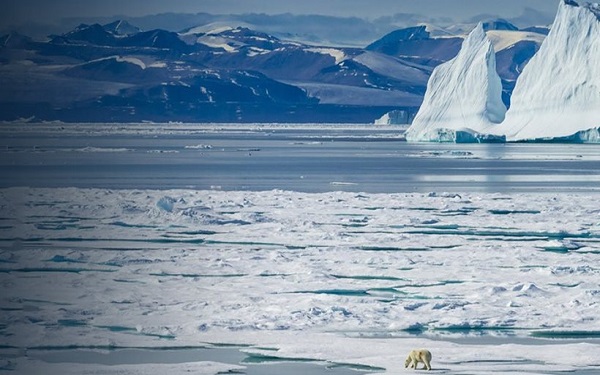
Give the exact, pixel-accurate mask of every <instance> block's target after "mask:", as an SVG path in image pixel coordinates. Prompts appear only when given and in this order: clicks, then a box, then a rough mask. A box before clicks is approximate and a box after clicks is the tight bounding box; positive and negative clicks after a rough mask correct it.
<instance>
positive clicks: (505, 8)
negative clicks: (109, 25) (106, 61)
mask: <svg viewBox="0 0 600 375" xmlns="http://www.w3.org/2000/svg"><path fill="white" fill-rule="evenodd" d="M3 3H4V4H3V12H2V13H1V14H0V25H1V26H7V25H11V24H24V23H52V24H57V23H60V20H61V19H64V18H70V17H110V16H121V15H123V16H130V17H136V16H145V15H152V14H158V13H166V12H174V13H199V12H206V13H213V14H240V13H266V14H279V13H293V14H321V15H331V16H342V17H349V16H358V17H361V18H368V19H375V18H378V17H381V16H389V15H393V14H395V13H413V14H426V15H428V16H431V17H451V18H454V19H456V20H459V21H460V20H465V19H468V18H470V17H473V16H476V15H478V14H490V15H498V16H501V17H505V18H510V17H515V16H519V15H520V14H522V13H523V11H524V10H525V9H526V8H531V9H535V10H537V11H541V12H546V13H550V14H554V13H555V11H556V8H557V5H558V0H501V1H499V0H301V1H298V0H93V1H92V0H52V1H48V0H8V1H6V0H5V1H3Z"/></svg>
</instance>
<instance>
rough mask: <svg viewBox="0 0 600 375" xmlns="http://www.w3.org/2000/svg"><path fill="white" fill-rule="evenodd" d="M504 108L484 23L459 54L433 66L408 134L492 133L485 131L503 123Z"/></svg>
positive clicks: (423, 137)
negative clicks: (433, 68) (434, 67)
mask: <svg viewBox="0 0 600 375" xmlns="http://www.w3.org/2000/svg"><path fill="white" fill-rule="evenodd" d="M505 113H506V107H505V106H504V103H503V102H502V83H501V81H500V77H499V76H498V73H496V57H495V53H494V48H493V46H492V43H491V42H490V40H489V39H488V38H487V36H486V34H485V31H484V29H483V25H482V24H481V23H480V24H478V25H477V27H476V28H475V29H474V30H473V31H472V32H471V33H470V34H469V36H468V37H467V38H466V39H465V40H464V41H463V45H462V48H461V50H460V52H459V53H458V55H457V56H456V57H455V58H454V59H452V60H450V61H448V62H447V63H444V64H442V65H439V66H438V67H437V68H436V69H435V70H434V71H433V73H432V75H431V78H430V79H429V82H428V83H427V92H426V93H425V98H424V99H423V104H422V105H421V108H420V109H419V112H418V113H417V116H416V117H415V119H414V121H413V124H412V125H411V127H410V128H409V129H408V130H407V132H406V139H407V140H408V141H439V142H462V141H465V142H472V141H475V140H477V139H480V138H486V137H489V136H482V134H485V133H486V131H485V130H486V129H489V128H490V127H492V126H494V125H495V124H498V123H500V122H502V120H504V116H505ZM480 133H482V134H480ZM493 138H496V137H493ZM499 140H503V139H502V137H499Z"/></svg>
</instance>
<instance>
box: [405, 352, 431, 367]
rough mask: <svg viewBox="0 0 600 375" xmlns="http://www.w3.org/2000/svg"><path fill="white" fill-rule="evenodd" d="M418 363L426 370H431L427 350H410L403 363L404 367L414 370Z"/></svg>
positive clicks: (429, 356) (429, 354)
mask: <svg viewBox="0 0 600 375" xmlns="http://www.w3.org/2000/svg"><path fill="white" fill-rule="evenodd" d="M419 362H422V363H423V364H424V365H425V368H426V369H427V370H431V352H430V351H429V350H427V349H418V350H411V352H410V353H408V357H406V361H404V367H405V368H406V367H408V366H409V365H410V368H414V369H415V370H416V369H417V365H418V364H419Z"/></svg>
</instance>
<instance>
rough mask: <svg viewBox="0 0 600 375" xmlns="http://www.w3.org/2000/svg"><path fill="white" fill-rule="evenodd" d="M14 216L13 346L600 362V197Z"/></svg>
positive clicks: (126, 201)
mask: <svg viewBox="0 0 600 375" xmlns="http://www.w3.org/2000/svg"><path fill="white" fill-rule="evenodd" d="M0 207H2V215H1V217H0V239H1V240H0V241H1V242H0V244H1V248H0V283H1V284H2V287H3V293H2V296H1V297H0V308H1V309H2V315H1V321H0V340H1V341H0V346H2V347H3V348H8V349H2V350H3V351H6V350H14V349H15V348H16V349H21V350H23V349H26V350H29V351H32V350H36V348H40V347H46V348H53V347H54V348H56V347H62V348H69V347H101V348H111V347H141V348H144V347H147V348H156V347H162V348H164V347H185V346H202V345H209V344H217V343H227V344H245V345H250V346H249V347H248V348H247V349H245V351H247V352H249V353H255V354H261V353H262V354H264V355H269V356H273V355H275V356H277V357H281V358H310V359H316V360H324V361H329V362H332V363H344V364H357V365H364V366H370V367H372V368H373V369H376V372H380V373H383V372H385V373H398V372H399V371H401V370H402V371H404V369H403V359H404V357H405V355H406V353H408V351H409V350H410V349H412V348H414V347H427V348H428V349H430V350H431V351H432V352H433V355H434V359H433V362H432V364H433V367H434V370H436V369H437V370H438V371H439V372H441V373H453V374H472V373H477V374H488V373H508V372H513V373H514V372H518V373H529V374H535V373H548V372H551V371H575V370H578V369H598V371H600V363H599V362H598V358H600V355H599V354H600V343H598V341H597V339H593V337H596V338H597V337H598V335H599V334H600V333H599V332H600V319H599V317H598V313H597V312H598V307H599V305H600V288H599V287H598V276H599V274H600V267H599V266H598V255H599V254H600V210H599V209H598V206H597V204H596V200H595V199H593V197H590V196H589V195H585V194H567V193H563V194H511V195H501V194H474V193H471V194H456V193H452V194H450V193H430V194H417V193H415V194H408V193H406V194H405V193H403V194H370V193H350V192H328V193H299V192H291V191H281V190H273V191H258V192H250V191H212V190H107V189H75V188H60V189H43V188H39V189H34V188H7V189H2V190H0ZM513 335H514V337H513V338H511V337H512V336H513ZM461 337H462V338H464V337H481V338H482V339H481V340H482V341H481V342H477V341H475V342H465V341H461ZM531 337H541V338H540V339H538V340H537V341H535V343H533V344H531V343H530V342H529V341H527V340H530V339H531ZM552 337H562V338H568V337H573V338H578V340H575V341H570V340H563V341H561V340H550V339H549V338H552ZM519 338H522V339H521V340H522V341H519ZM486 340H491V341H489V342H491V343H494V342H495V343H496V344H495V345H490V344H489V342H488V343H486ZM494 340H496V341H494ZM273 349H276V350H277V351H276V352H274V351H273ZM1 353H2V351H1V350H0V354H1ZM1 358H4V357H1ZM2 361H3V362H2V363H0V366H2V367H6V368H13V369H14V371H15V373H28V371H30V370H31V369H40V368H47V369H55V370H56V372H55V373H94V374H104V373H107V374H109V373H110V374H113V373H125V374H138V373H150V374H152V373H157V374H158V373H165V372H171V373H184V372H186V371H195V372H196V373H200V374H206V373H215V374H216V373H218V372H221V371H226V370H229V369H231V370H235V369H236V368H237V367H236V366H233V365H227V364H221V363H216V362H215V363H212V362H211V363H209V362H199V363H183V364H173V365H163V366H162V367H161V366H156V365H153V364H138V365H127V366H117V367H106V366H100V365H93V366H91V367H85V371H87V372H85V371H83V372H77V369H81V368H82V367H81V366H75V367H72V368H70V369H65V365H64V364H62V365H61V364H46V363H43V362H42V361H40V360H36V359H34V358H32V357H31V356H29V357H23V356H21V357H18V356H17V357H16V358H9V359H2ZM203 365H206V366H204V367H203ZM43 366H47V367H43ZM229 366H232V367H229ZM198 368H202V370H198ZM63 369H65V370H63ZM207 369H209V370H207ZM211 369H212V370H211ZM198 371H199V372H198Z"/></svg>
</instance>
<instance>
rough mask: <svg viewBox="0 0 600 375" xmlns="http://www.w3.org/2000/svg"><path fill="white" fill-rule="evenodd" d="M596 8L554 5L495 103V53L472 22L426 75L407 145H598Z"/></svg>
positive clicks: (563, 1) (566, 1)
mask: <svg viewBox="0 0 600 375" xmlns="http://www.w3.org/2000/svg"><path fill="white" fill-rule="evenodd" d="M598 36H600V6H599V5H598V4H591V3H585V4H581V5H580V4H579V3H577V2H575V1H573V0H560V3H559V7H558V11H557V15H556V18H555V21H554V23H553V25H552V27H551V31H550V33H549V34H548V37H547V38H546V39H545V40H544V42H543V43H542V45H541V47H540V49H539V51H538V52H537V53H536V54H535V55H534V56H533V58H532V59H531V60H530V62H529V63H528V65H527V66H526V67H525V68H524V70H523V73H522V74H521V75H520V76H519V78H518V79H517V82H516V86H515V89H514V91H513V95H512V99H511V102H512V104H511V106H510V108H509V109H508V111H506V109H504V106H503V104H502V101H501V99H500V98H501V87H500V80H499V78H498V77H497V74H496V69H495V53H494V50H493V47H492V46H491V44H490V42H489V39H488V38H487V36H486V35H485V33H484V31H483V27H482V25H478V26H477V27H476V28H475V30H473V32H471V34H470V35H469V37H468V38H467V39H466V40H465V41H464V43H463V46H462V48H461V51H460V52H459V55H458V56H457V57H456V58H455V59H454V60H451V61H449V62H447V63H445V64H442V65H440V66H438V68H436V70H435V71H434V73H433V74H432V76H431V78H430V81H429V83H428V87H427V93H426V94H425V100H424V102H423V105H422V106H421V108H420V110H419V112H418V113H417V116H416V117H415V121H414V122H413V125H412V126H411V127H409V129H408V130H407V133H406V139H407V141H409V142H411V141H412V142H428V141H433V142H457V143H461V142H495V141H500V142H502V141H508V142H522V141H536V142H538V141H539V142H572V143H598V142H599V141H600V137H599V130H598V129H599V128H600V38H598Z"/></svg>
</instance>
